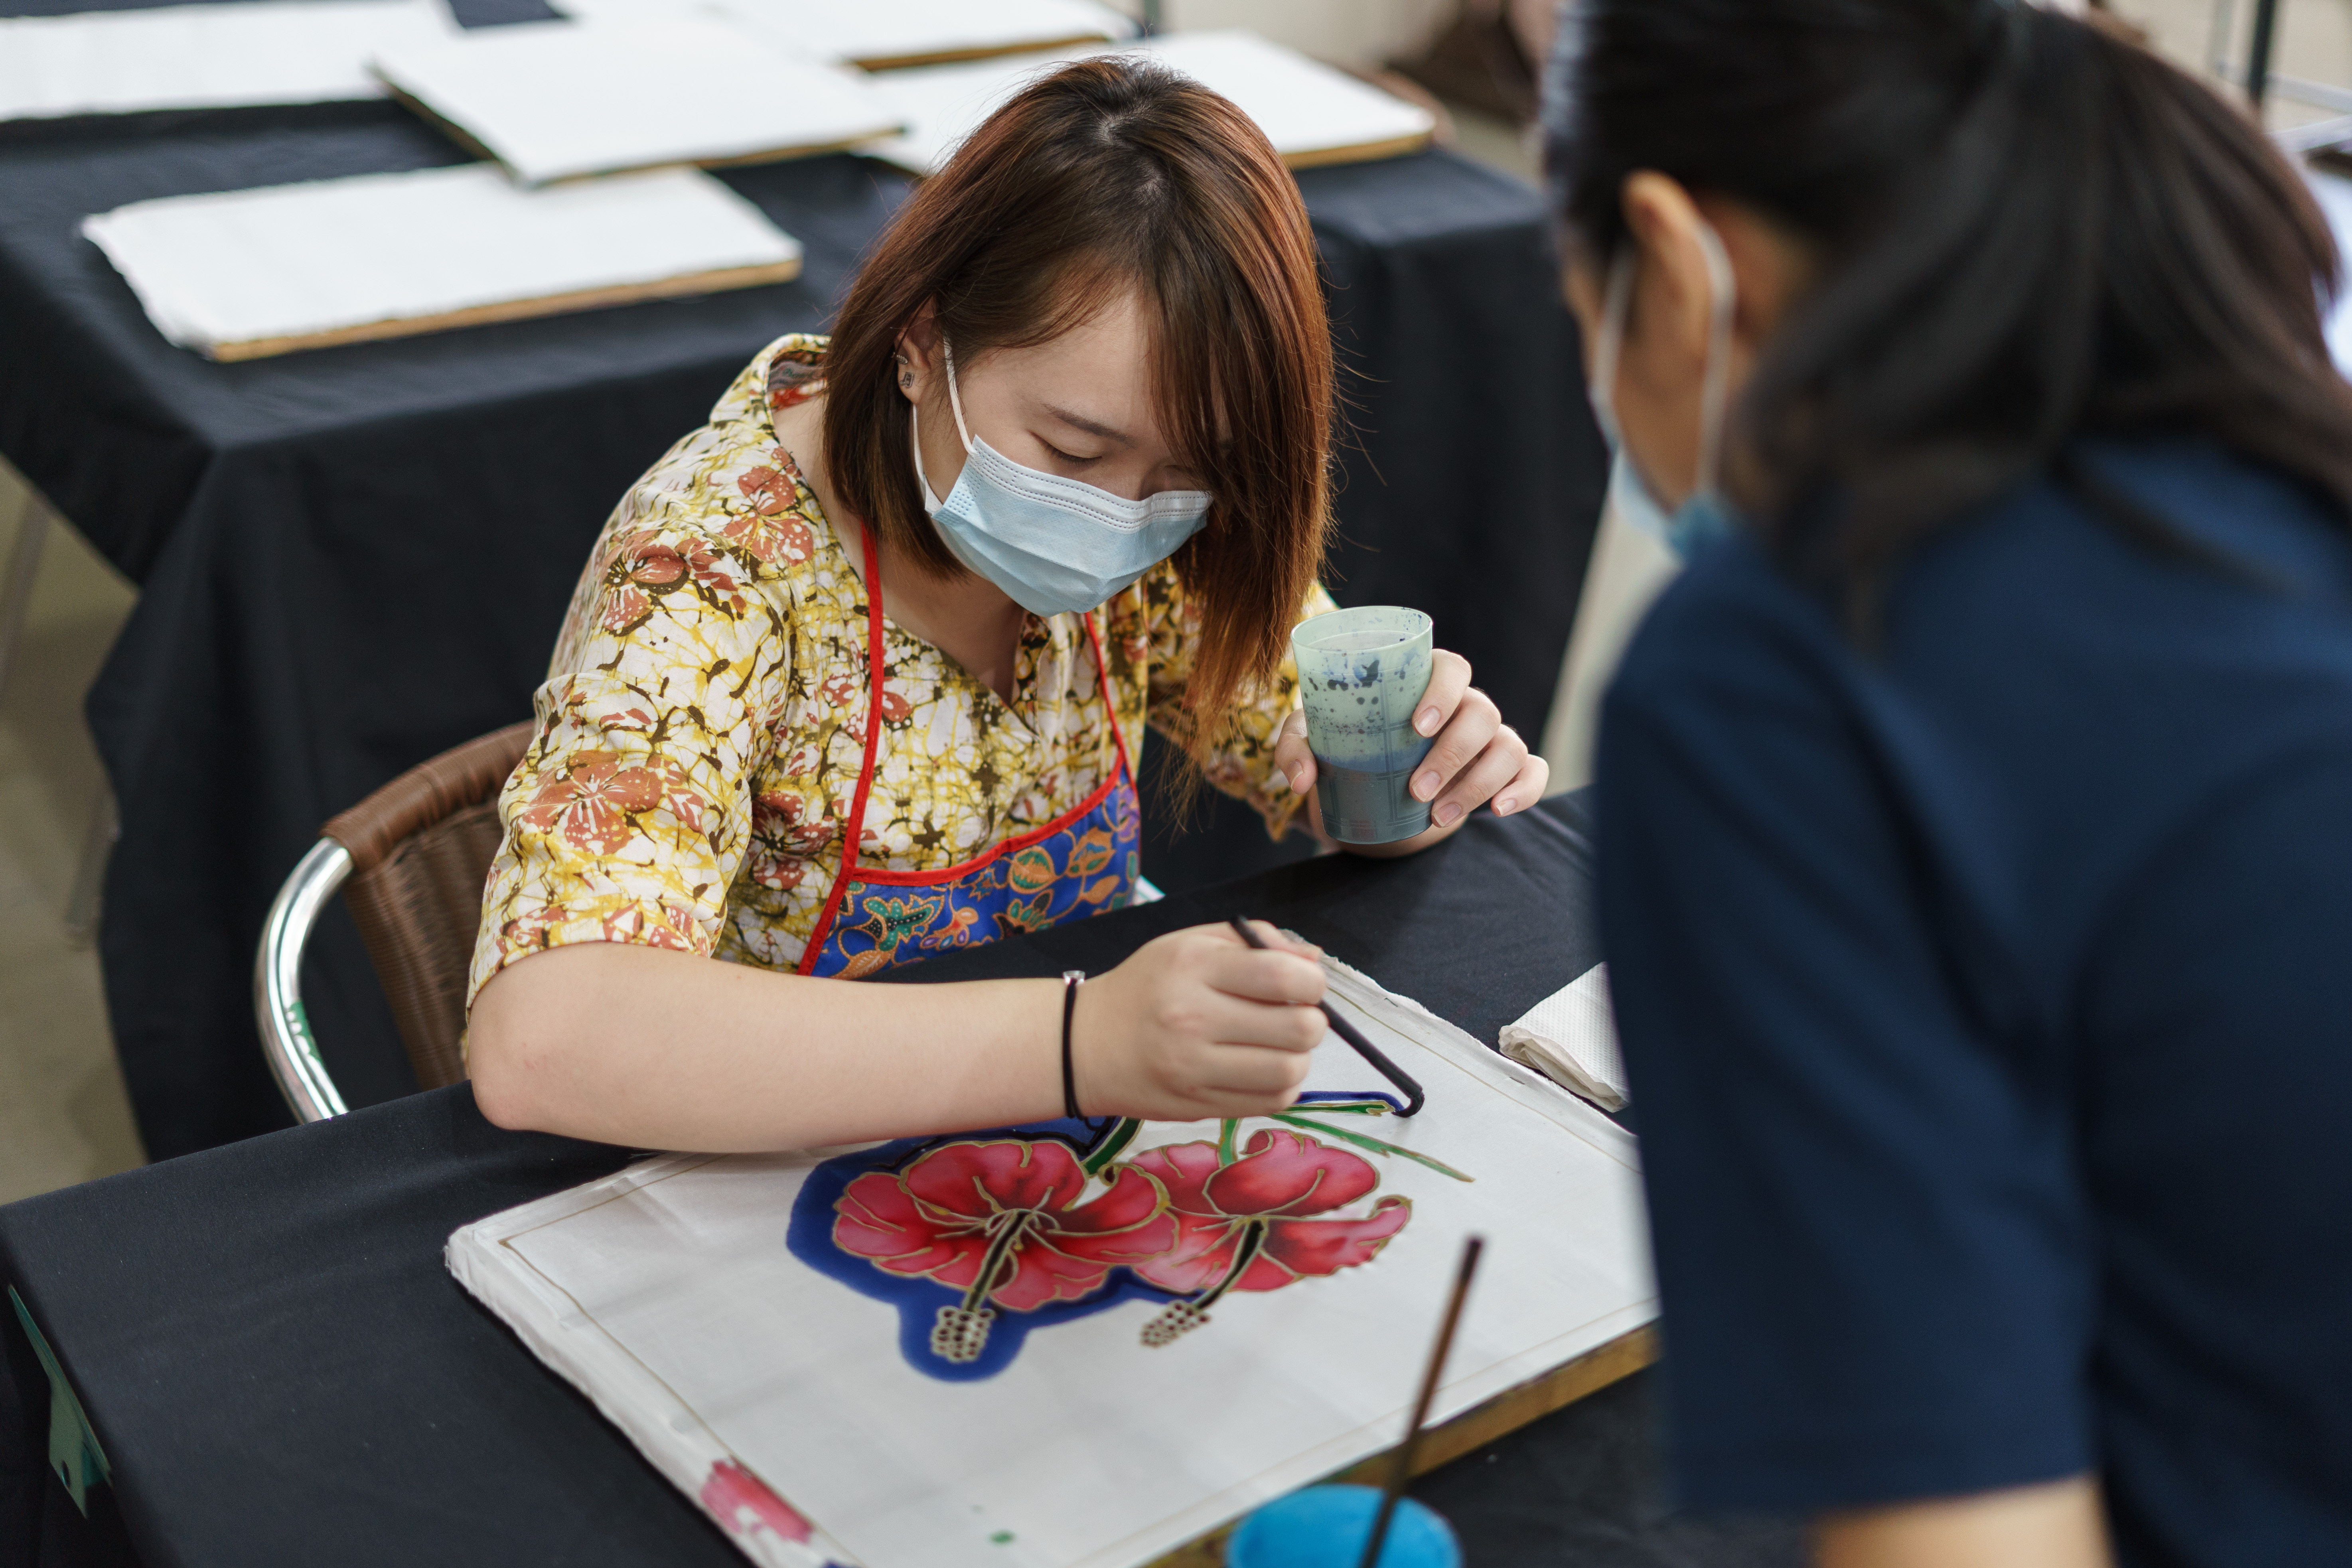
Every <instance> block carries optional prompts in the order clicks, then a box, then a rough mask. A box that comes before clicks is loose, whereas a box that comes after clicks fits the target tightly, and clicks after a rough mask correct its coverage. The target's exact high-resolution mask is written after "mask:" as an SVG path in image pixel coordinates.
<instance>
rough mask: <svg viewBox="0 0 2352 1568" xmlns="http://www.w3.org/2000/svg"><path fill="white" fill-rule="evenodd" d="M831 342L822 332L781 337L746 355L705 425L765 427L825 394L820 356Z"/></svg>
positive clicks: (821, 356)
mask: <svg viewBox="0 0 2352 1568" xmlns="http://www.w3.org/2000/svg"><path fill="white" fill-rule="evenodd" d="M832 342H833V340H832V339H831V338H829V337H827V336H825V335H824V333H822V332H786V333H785V334H784V335H783V336H782V337H781V338H778V339H777V340H776V341H775V342H772V343H770V344H769V345H768V346H767V347H766V348H763V349H761V351H760V352H759V353H756V354H754V355H752V356H751V363H749V364H747V365H745V366H744V367H743V369H742V372H741V373H740V374H738V375H737V376H736V377H735V379H734V381H733V382H731V383H730V384H729V385H728V388H727V390H726V392H725V393H723V394H722V395H720V396H719V401H718V402H717V403H716V404H714V405H712V406H711V410H710V423H711V424H713V425H734V424H740V423H744V422H749V423H750V424H751V425H754V426H759V425H770V426H772V421H773V420H774V418H775V416H777V415H778V414H779V413H781V412H782V411H783V410H784V409H787V408H790V407H792V406H793V405H794V404H798V403H805V402H807V401H808V400H809V399H810V398H812V397H818V396H822V395H824V354H825V350H826V348H827V347H828V346H829V345H830V344H831V343H832Z"/></svg>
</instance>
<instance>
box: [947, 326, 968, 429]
mask: <svg viewBox="0 0 2352 1568" xmlns="http://www.w3.org/2000/svg"><path fill="white" fill-rule="evenodd" d="M940 352H941V353H944V354H946V355H947V362H948V406H949V407H950V408H952V409H954V410H955V416H956V434H957V435H958V436H959V437H962V440H963V451H964V456H965V457H967V458H968V457H970V456H971V430H969V429H968V428H966V427H965V426H964V422H963V397H962V395H961V394H960V393H958V392H957V391H956V373H955V345H954V344H953V343H951V342H948V335H947V334H946V333H945V332H941V333H940Z"/></svg>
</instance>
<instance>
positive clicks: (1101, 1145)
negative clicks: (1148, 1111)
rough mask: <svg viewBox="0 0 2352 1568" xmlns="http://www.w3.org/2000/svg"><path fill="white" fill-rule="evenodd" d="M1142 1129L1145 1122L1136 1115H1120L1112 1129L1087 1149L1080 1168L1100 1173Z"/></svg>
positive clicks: (1090, 1172)
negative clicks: (1137, 1118) (1136, 1117)
mask: <svg viewBox="0 0 2352 1568" xmlns="http://www.w3.org/2000/svg"><path fill="white" fill-rule="evenodd" d="M1140 1131H1143V1123H1142V1122H1140V1121H1137V1120H1136V1119H1135V1118H1134V1117H1132V1116H1122V1117H1120V1118H1119V1119H1118V1121H1115V1122H1113V1123H1112V1124H1111V1128H1110V1131H1108V1132H1106V1133H1105V1134H1103V1136H1102V1137H1101V1138H1100V1139H1098V1140H1097V1142H1096V1143H1095V1146H1094V1147H1093V1148H1092V1149H1089V1150H1087V1155H1086V1158H1085V1159H1083V1160H1080V1161H1079V1162H1078V1168H1079V1169H1080V1170H1082V1171H1084V1172H1085V1173H1087V1175H1089V1176H1091V1175H1095V1174H1097V1173H1099V1172H1100V1171H1101V1170H1102V1168H1103V1167H1104V1166H1105V1165H1108V1164H1109V1163H1111V1162H1112V1161H1113V1160H1116V1159H1118V1157H1119V1155H1120V1154H1121V1153H1122V1152H1125V1151H1126V1148H1127V1146H1128V1145H1129V1143H1132V1142H1135V1135H1136V1134H1137V1133H1139V1132H1140Z"/></svg>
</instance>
